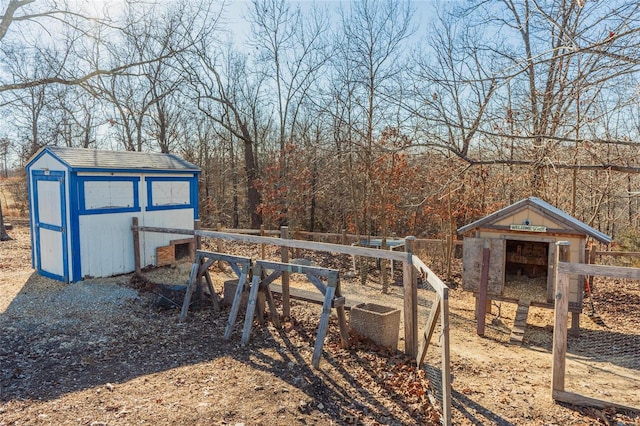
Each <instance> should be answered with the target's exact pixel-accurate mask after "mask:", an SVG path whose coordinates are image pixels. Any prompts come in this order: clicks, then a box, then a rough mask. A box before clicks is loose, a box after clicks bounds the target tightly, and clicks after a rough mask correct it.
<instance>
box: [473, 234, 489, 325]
mask: <svg viewBox="0 0 640 426" xmlns="http://www.w3.org/2000/svg"><path fill="white" fill-rule="evenodd" d="M490 261H491V248H490V244H489V241H488V240H485V242H484V248H483V249H482V271H481V273H480V288H479V294H478V304H477V306H476V333H477V334H478V336H484V329H485V325H486V320H487V291H488V288H489V267H490V265H489V262H490Z"/></svg>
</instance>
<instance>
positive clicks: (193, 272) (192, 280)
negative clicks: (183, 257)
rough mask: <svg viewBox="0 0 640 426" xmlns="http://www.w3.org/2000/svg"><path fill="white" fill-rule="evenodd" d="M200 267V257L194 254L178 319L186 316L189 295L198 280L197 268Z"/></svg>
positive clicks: (189, 299) (181, 319)
mask: <svg viewBox="0 0 640 426" xmlns="http://www.w3.org/2000/svg"><path fill="white" fill-rule="evenodd" d="M199 268H200V257H199V256H196V259H195V260H194V261H193V265H191V273H190V274H189V284H188V285H187V291H186V292H185V293H184V301H183V302H182V310H181V311H180V321H184V320H185V319H186V318H187V312H188V311H189V304H190V303H191V295H192V294H193V290H194V288H195V286H196V281H197V280H198V278H199V277H198V269H199Z"/></svg>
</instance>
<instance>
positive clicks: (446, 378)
mask: <svg viewBox="0 0 640 426" xmlns="http://www.w3.org/2000/svg"><path fill="white" fill-rule="evenodd" d="M440 329H441V334H440V343H441V345H442V363H441V370H442V421H443V424H444V425H445V426H449V425H451V406H452V404H451V347H450V344H449V343H450V341H449V288H448V287H445V288H444V289H443V292H442V299H441V300H440Z"/></svg>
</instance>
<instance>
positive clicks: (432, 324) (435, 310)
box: [416, 293, 441, 368]
mask: <svg viewBox="0 0 640 426" xmlns="http://www.w3.org/2000/svg"><path fill="white" fill-rule="evenodd" d="M440 300H441V299H440V295H439V294H437V293H436V296H435V297H434V299H433V302H432V303H431V312H429V319H428V320H427V326H426V328H425V330H424V341H423V342H422V347H421V349H420V351H419V352H418V356H417V357H416V364H417V365H418V368H419V367H420V366H422V363H423V362H424V357H425V356H426V355H427V349H429V345H430V344H431V338H432V337H433V332H434V331H435V329H436V324H437V323H438V315H439V314H440Z"/></svg>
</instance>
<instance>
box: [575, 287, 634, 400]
mask: <svg viewBox="0 0 640 426" xmlns="http://www.w3.org/2000/svg"><path fill="white" fill-rule="evenodd" d="M565 371H566V373H565V389H566V390H567V391H568V392H573V393H576V394H579V395H583V396H586V397H589V398H596V399H599V400H603V401H611V402H612V403H616V404H619V405H623V406H628V407H635V408H640V280H632V279H627V278H610V277H594V279H593V281H592V284H591V285H590V286H587V292H586V293H585V299H584V309H583V314H582V315H581V323H580V333H579V335H578V336H572V335H569V336H568V338H567V356H566V370H565Z"/></svg>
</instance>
